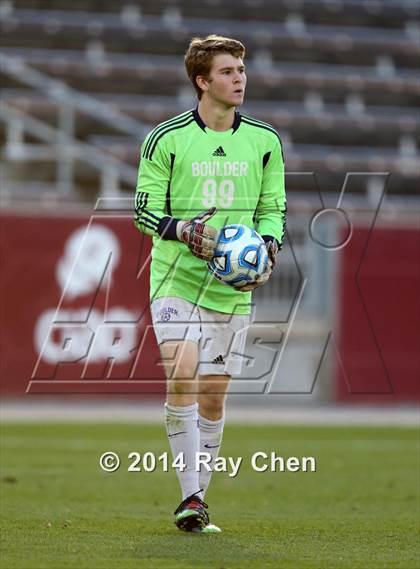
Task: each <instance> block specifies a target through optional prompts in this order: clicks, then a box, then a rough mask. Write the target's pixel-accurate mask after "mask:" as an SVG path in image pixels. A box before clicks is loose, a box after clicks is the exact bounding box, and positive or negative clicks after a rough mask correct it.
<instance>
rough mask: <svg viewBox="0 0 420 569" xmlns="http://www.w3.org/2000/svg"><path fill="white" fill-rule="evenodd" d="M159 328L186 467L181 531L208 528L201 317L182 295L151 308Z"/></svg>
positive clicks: (168, 409) (174, 444)
mask: <svg viewBox="0 0 420 569" xmlns="http://www.w3.org/2000/svg"><path fill="white" fill-rule="evenodd" d="M151 312H152V318H153V324H154V330H155V334H156V338H157V341H158V344H159V348H160V352H161V358H162V363H163V366H164V369H165V375H166V378H167V400H166V403H165V423H166V430H167V434H168V440H169V446H170V448H171V452H172V456H173V458H174V460H175V459H176V458H177V457H180V458H181V459H182V463H183V464H184V465H185V467H183V468H182V469H177V470H176V472H177V476H178V480H179V483H180V486H181V492H182V502H181V504H180V506H179V507H178V508H177V510H176V511H175V515H176V518H175V523H176V524H177V526H178V527H179V528H180V529H185V530H188V531H194V530H195V529H202V528H203V527H204V526H205V525H206V524H207V522H208V517H207V512H206V509H205V505H204V503H203V502H202V501H201V495H200V494H199V493H200V486H199V473H198V472H197V467H196V454H197V453H198V451H199V445H200V432H199V428H198V404H197V373H196V372H197V365H198V347H197V344H198V341H199V337H200V336H199V334H200V330H199V320H198V314H197V313H196V312H195V311H194V306H193V305H192V304H191V303H188V302H186V301H184V300H182V299H178V298H160V299H158V300H155V301H154V302H153V303H152V306H151Z"/></svg>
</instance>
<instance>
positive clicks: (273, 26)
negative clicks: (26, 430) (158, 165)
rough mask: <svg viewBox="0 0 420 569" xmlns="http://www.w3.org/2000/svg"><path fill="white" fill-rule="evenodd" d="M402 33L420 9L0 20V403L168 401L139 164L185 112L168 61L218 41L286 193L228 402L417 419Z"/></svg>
mask: <svg viewBox="0 0 420 569" xmlns="http://www.w3.org/2000/svg"><path fill="white" fill-rule="evenodd" d="M419 14H420V7H419V2H418V1H415V0H399V1H397V0H395V1H394V0H389V1H378V0H346V1H340V0H305V1H303V0H302V1H301V0H294V1H291V0H248V1H238V0H231V1H230V2H227V3H226V2H222V1H220V0H207V1H202V2H196V1H194V0H172V1H163V0H153V1H152V0H143V1H133V0H124V1H121V2H118V3H115V2H109V1H105V2H98V1H97V0H83V1H82V0H54V1H52V0H51V1H49V0H2V1H0V26H1V107H0V138H1V143H2V150H1V204H2V211H1V248H2V258H3V263H2V280H1V299H2V305H3V308H2V312H3V318H2V344H3V356H2V361H1V364H0V365H1V375H2V396H3V399H7V400H9V401H10V400H12V399H13V400H17V399H22V400H23V399H24V398H25V400H26V401H30V402H31V404H32V405H33V403H34V402H35V401H38V402H40V401H41V400H43V398H42V397H40V396H43V397H46V398H48V397H50V396H52V395H54V396H56V395H61V396H64V395H66V396H67V397H68V396H69V395H71V396H73V397H81V396H83V397H89V398H90V399H89V400H90V401H91V400H92V398H93V399H94V398H95V397H98V396H100V397H101V401H102V402H103V401H104V398H105V399H106V400H107V401H113V400H115V399H116V398H118V399H121V398H124V399H133V398H134V399H135V400H136V401H138V399H139V398H143V399H147V400H148V401H149V400H150V399H154V400H158V401H161V400H162V399H163V393H164V380H163V373H162V366H161V365H159V357H158V350H157V347H156V344H155V339H154V335H153V331H152V329H151V327H150V315H149V311H148V268H147V263H148V256H149V253H150V240H149V238H148V237H144V236H142V235H140V233H139V232H137V231H136V230H135V229H134V227H133V224H132V221H131V220H132V209H133V196H134V190H135V185H136V179H137V167H138V161H139V149H140V145H141V143H142V141H143V139H144V137H145V135H146V133H147V132H148V131H149V130H150V129H152V128H153V127H154V126H155V125H156V124H157V123H158V122H161V121H163V120H166V119H168V118H170V117H172V116H174V115H175V114H178V113H181V112H183V111H185V110H187V109H189V108H192V107H194V106H195V105H196V100H195V95H194V92H193V89H192V87H191V85H190V84H189V82H188V79H187V76H186V73H185V71H184V67H183V54H184V53H185V51H186V48H187V46H188V44H189V41H190V39H191V37H193V36H196V35H199V36H205V35H208V34H210V33H216V34H221V35H226V36H232V37H234V38H237V39H239V40H241V41H242V42H243V43H244V44H245V45H246V48H247V53H246V60H245V62H246V66H247V75H248V87H247V97H246V103H245V104H244V106H243V109H242V110H243V112H244V113H247V114H251V115H253V116H254V117H256V118H258V119H260V120H263V121H266V122H269V123H271V124H272V125H273V126H274V127H275V128H276V129H277V130H278V132H279V134H280V137H281V139H282V141H283V149H284V155H285V162H286V172H287V173H286V187H287V192H288V221H287V239H286V243H285V246H284V250H283V252H282V253H281V255H280V261H279V264H278V267H277V268H276V271H275V273H274V275H273V278H272V279H271V280H270V282H269V283H268V285H267V286H265V287H264V288H263V289H260V290H258V291H257V292H256V293H255V298H254V300H255V306H254V313H253V321H254V323H253V325H252V327H251V329H250V331H249V335H248V343H247V349H246V353H245V354H244V355H243V360H244V373H243V374H242V375H241V377H238V378H235V381H234V382H233V383H232V394H234V395H232V398H231V404H232V405H233V406H237V407H238V408H241V406H242V407H243V408H245V406H246V405H248V404H251V403H252V404H253V405H259V406H260V407H261V409H262V410H263V411H264V409H265V408H266V407H267V408H268V407H271V408H272V407H273V405H274V407H277V406H278V405H282V404H285V405H287V406H289V405H290V404H292V403H295V404H297V405H301V404H304V405H306V406H312V407H313V408H314V409H316V408H320V406H321V407H322V406H323V405H326V404H327V405H331V406H334V405H339V404H349V405H353V404H360V403H364V404H366V403H369V404H374V405H376V404H386V405H391V406H392V405H397V404H398V405H401V404H408V405H409V406H410V405H411V406H412V405H413V404H414V403H415V402H416V401H418V399H419V384H418V378H419V377H420V362H419V346H420V326H419V320H418V316H419V313H420V304H419V290H420V268H419V253H420V231H419V229H420V228H419V205H420V203H419V201H420V200H419V174H420V170H419V150H418V145H419V139H420V136H419V135H420V121H419V111H418V107H419V95H420V82H419V73H418V72H419V56H420V42H419V37H420V24H419ZM263 394H264V396H262V395H263ZM33 395H37V398H34V397H33ZM55 400H56V399H55Z"/></svg>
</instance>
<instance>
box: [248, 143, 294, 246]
mask: <svg viewBox="0 0 420 569" xmlns="http://www.w3.org/2000/svg"><path fill="white" fill-rule="evenodd" d="M263 165H264V170H263V181H262V185H261V193H260V198H259V201H258V206H257V209H256V211H255V222H256V226H257V231H258V232H259V234H260V235H262V237H263V239H264V241H265V242H266V243H268V242H272V243H273V246H274V248H275V247H277V250H280V249H281V248H282V245H283V239H284V233H285V226H286V211H287V208H286V192H285V185H284V160H283V152H282V148H281V143H280V140H279V139H278V138H276V139H275V141H274V145H273V147H272V148H271V149H270V150H269V151H268V152H266V153H265V154H264V157H263Z"/></svg>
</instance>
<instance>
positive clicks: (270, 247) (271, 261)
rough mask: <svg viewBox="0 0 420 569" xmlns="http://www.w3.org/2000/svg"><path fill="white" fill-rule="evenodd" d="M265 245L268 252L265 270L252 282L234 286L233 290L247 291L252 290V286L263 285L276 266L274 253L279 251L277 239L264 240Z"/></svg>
mask: <svg viewBox="0 0 420 569" xmlns="http://www.w3.org/2000/svg"><path fill="white" fill-rule="evenodd" d="M265 247H266V249H267V253H268V260H267V266H266V268H265V271H264V272H263V273H262V274H261V275H260V276H259V277H258V278H257V279H256V280H255V281H254V282H252V283H248V284H246V285H242V286H235V287H234V288H235V290H238V291H240V292H249V291H250V290H254V288H257V287H259V286H262V285H264V284H265V283H266V282H267V281H268V279H269V278H270V277H271V273H272V272H273V269H274V267H275V266H276V255H277V253H278V251H279V248H278V245H277V241H276V240H271V239H270V240H267V241H266V243H265Z"/></svg>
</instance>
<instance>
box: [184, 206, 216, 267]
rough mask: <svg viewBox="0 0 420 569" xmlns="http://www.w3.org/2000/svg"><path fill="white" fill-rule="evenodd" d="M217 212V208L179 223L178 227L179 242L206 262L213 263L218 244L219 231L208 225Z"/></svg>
mask: <svg viewBox="0 0 420 569" xmlns="http://www.w3.org/2000/svg"><path fill="white" fill-rule="evenodd" d="M216 211H217V210H216V208H215V207H212V208H210V209H208V210H207V211H203V212H202V213H199V214H198V215H197V216H196V217H194V218H193V219H190V220H189V221H184V220H181V221H178V223H177V226H176V236H177V238H178V239H179V241H182V242H183V243H185V244H186V245H187V246H188V248H189V250H190V251H191V253H192V254H193V255H195V256H196V257H198V258H199V259H203V260H204V261H211V259H212V257H213V253H214V250H215V248H216V246H217V242H218V237H219V232H218V230H217V229H215V228H214V227H212V226H211V225H206V221H208V220H209V219H210V218H211V217H213V215H214V214H215V213H216Z"/></svg>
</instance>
